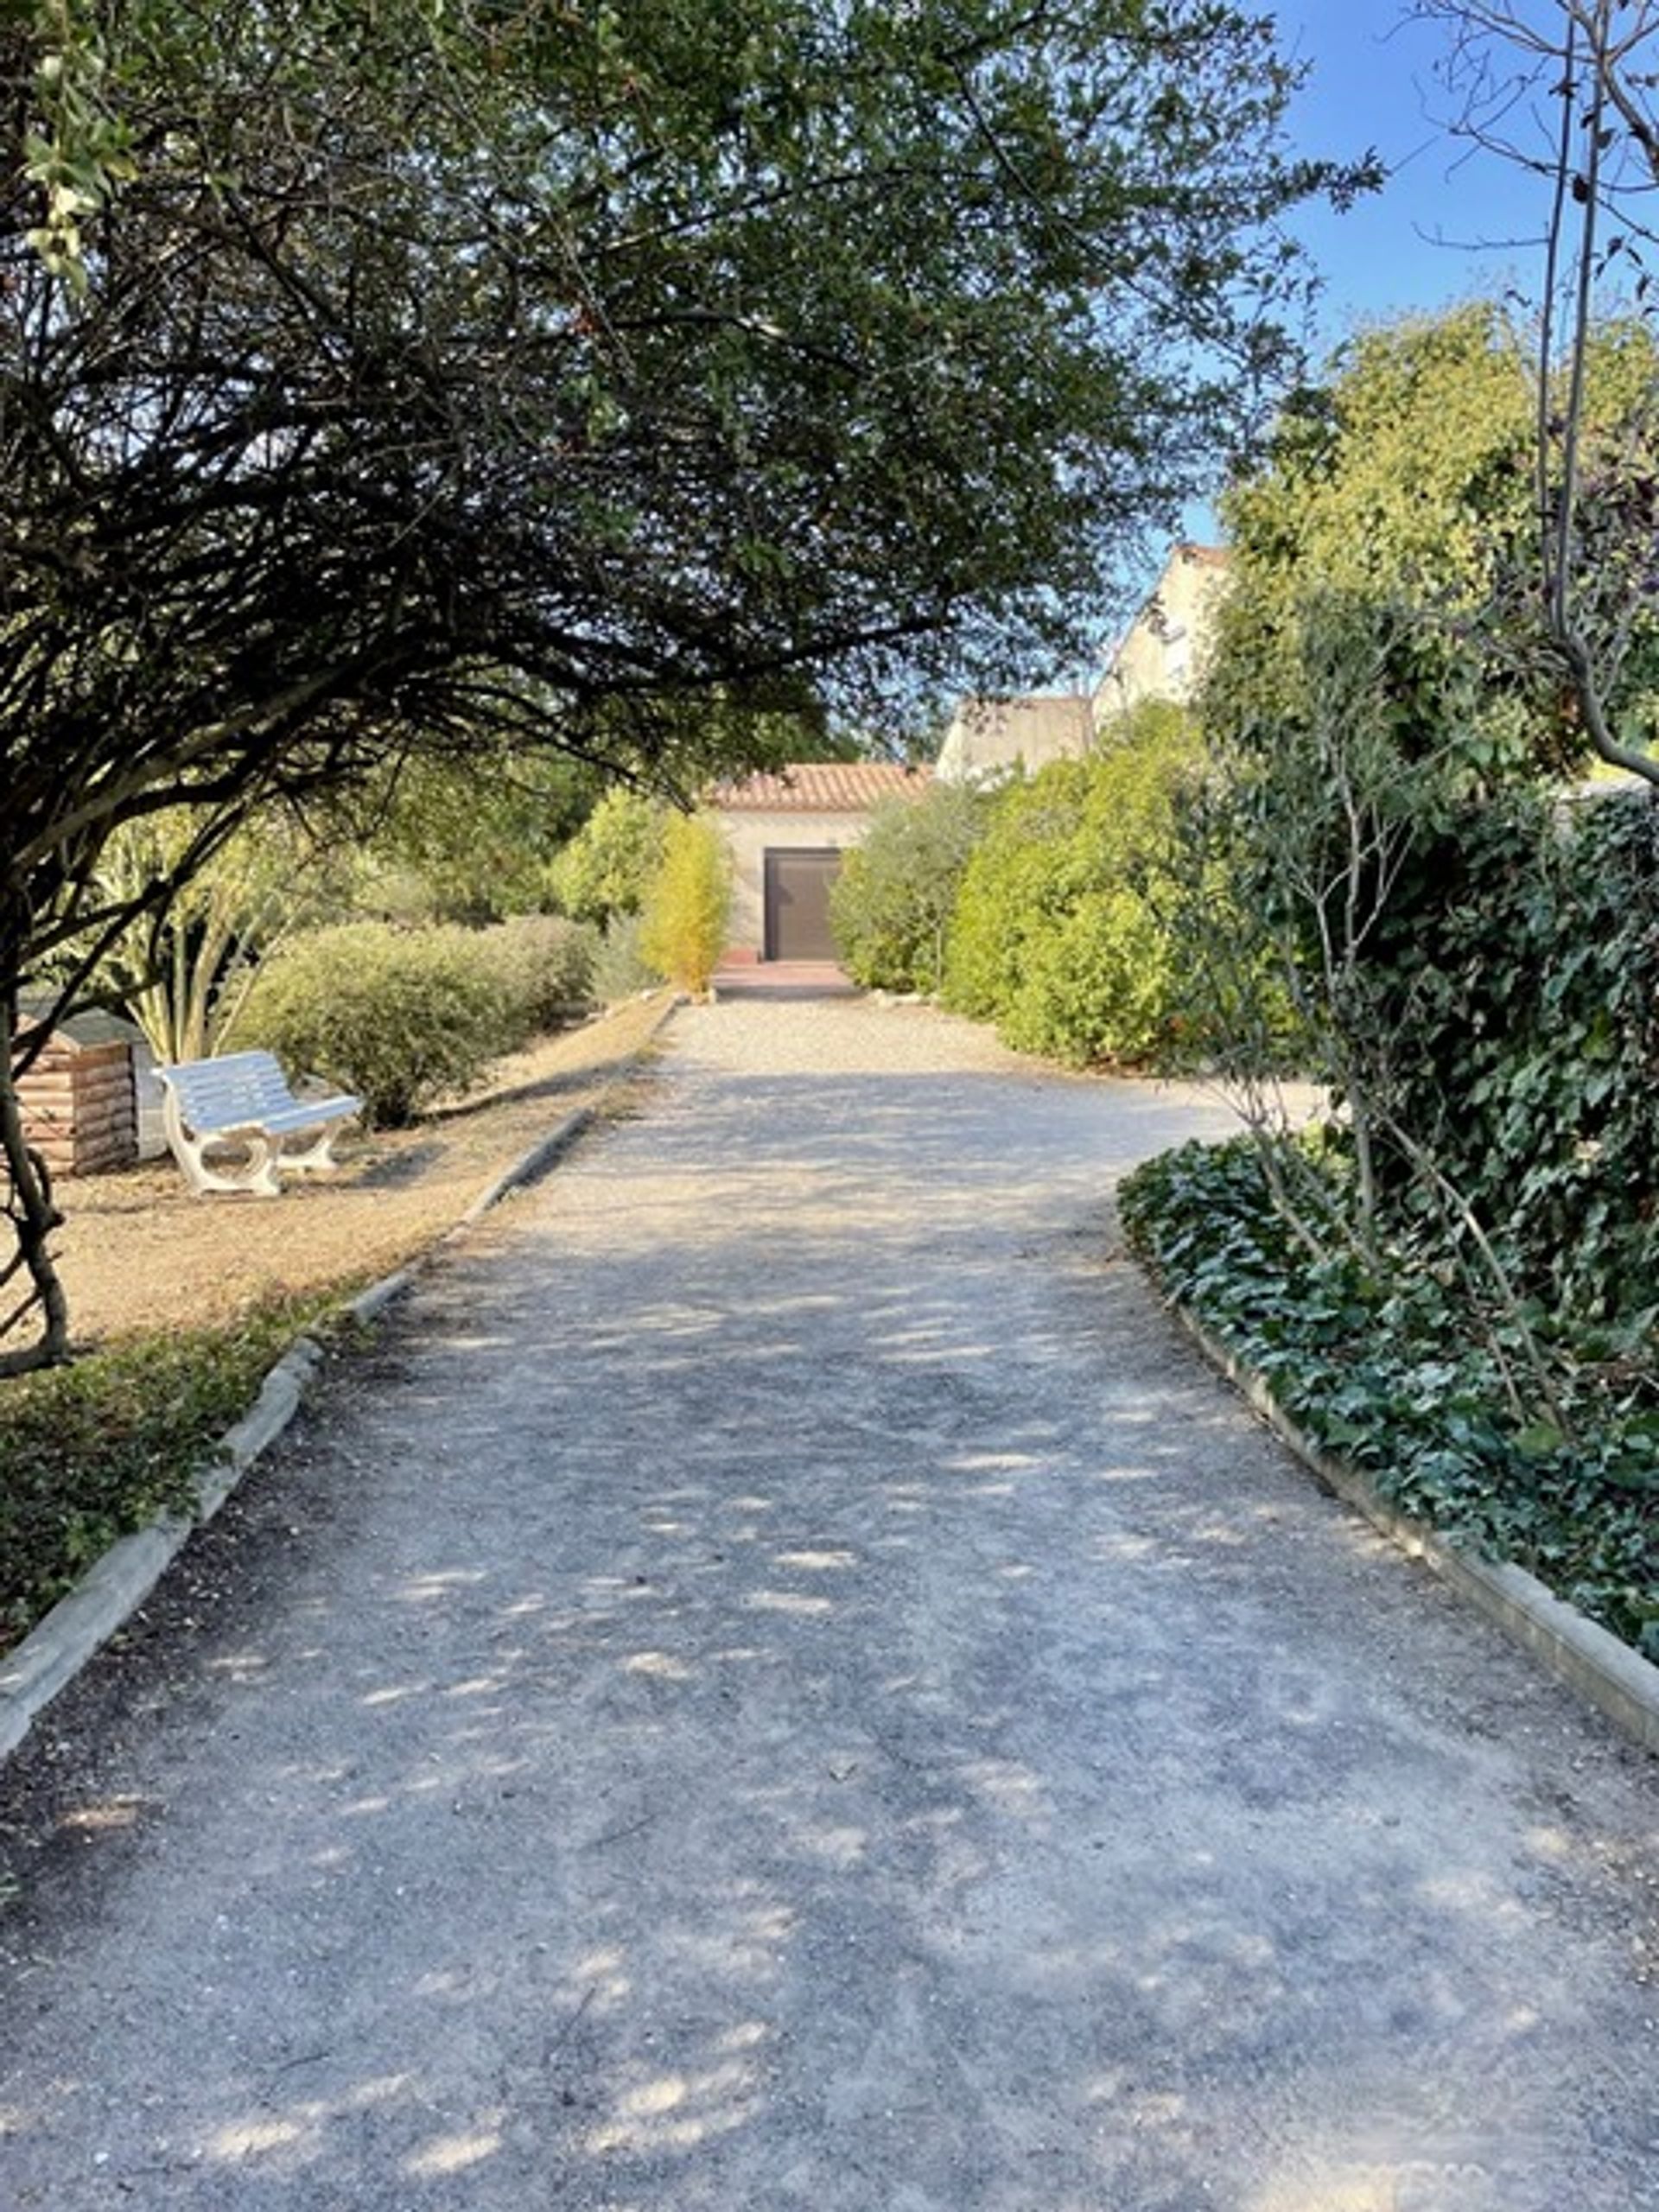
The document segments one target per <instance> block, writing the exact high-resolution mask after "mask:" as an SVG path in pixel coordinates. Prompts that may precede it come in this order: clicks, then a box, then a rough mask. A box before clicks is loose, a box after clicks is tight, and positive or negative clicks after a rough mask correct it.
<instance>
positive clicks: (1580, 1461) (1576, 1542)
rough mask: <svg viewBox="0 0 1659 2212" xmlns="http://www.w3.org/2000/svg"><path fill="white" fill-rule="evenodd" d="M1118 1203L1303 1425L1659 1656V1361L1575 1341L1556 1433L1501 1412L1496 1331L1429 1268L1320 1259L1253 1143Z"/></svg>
mask: <svg viewBox="0 0 1659 2212" xmlns="http://www.w3.org/2000/svg"><path fill="white" fill-rule="evenodd" d="M1327 1172H1331V1173H1339V1172H1341V1171H1340V1168H1339V1166H1332V1167H1331V1168H1330V1169H1329V1170H1328V1171H1327ZM1120 1205H1121V1211H1122V1218H1123V1222H1124V1225H1125V1228H1126V1230H1128V1235H1129V1237H1130V1240H1131V1242H1132V1243H1133V1244H1134V1246H1135V1249H1137V1251H1139V1252H1140V1253H1141V1255H1142V1256H1143V1257H1144V1258H1145V1259H1146V1260H1147V1262H1149V1263H1150V1264H1151V1266H1152V1268H1154V1272H1155V1273H1156V1274H1157V1276H1158V1279H1159V1280H1160V1282H1161V1284H1162V1286H1163V1287H1164V1289H1165V1291H1166V1294H1168V1295H1169V1296H1170V1297H1171V1298H1172V1299H1173V1300H1174V1301H1175V1302H1176V1304H1178V1305H1179V1306H1184V1307H1185V1308H1186V1309H1188V1310H1189V1311H1190V1312H1191V1313H1192V1314H1193V1315H1194V1316H1195V1317H1196V1318H1197V1319H1198V1320H1200V1321H1201V1322H1202V1323H1203V1324H1204V1325H1205V1328H1206V1329H1207V1330H1209V1331H1210V1332H1211V1334H1212V1335H1213V1336H1214V1337H1215V1338H1217V1341H1218V1342H1220V1343H1221V1344H1224V1346H1225V1348H1226V1349H1227V1350H1228V1351H1230V1352H1231V1353H1233V1354H1234V1356H1235V1357H1237V1358H1238V1359H1239V1360H1240V1361H1242V1362H1243V1364H1244V1365H1245V1366H1247V1367H1248V1368H1249V1369H1251V1370H1254V1371H1255V1373H1256V1374H1258V1375H1260V1376H1262V1379H1263V1380H1264V1381H1265V1382H1266V1383H1268V1387H1269V1388H1270V1389H1271V1390H1272V1391H1273V1394H1274V1397H1275V1398H1276V1400H1277V1401H1278V1402H1279V1404H1280V1405H1281V1407H1282V1408H1283V1409H1284V1411H1285V1412H1286V1413H1287V1414H1290V1415H1291V1416H1292V1418H1293V1419H1294V1420H1295V1421H1297V1422H1298V1424H1299V1425H1300V1427H1302V1428H1303V1429H1304V1430H1305V1431H1306V1433H1307V1434H1308V1435H1309V1436H1311V1437H1313V1439H1314V1440H1316V1441H1317V1442H1319V1444H1321V1445H1323V1446H1326V1447H1327V1448H1328V1449H1329V1450H1331V1451H1332V1452H1335V1453H1336V1454H1338V1456H1339V1457H1341V1458H1342V1459H1346V1460H1348V1461H1349V1462H1351V1464H1352V1465H1355V1466H1357V1467H1359V1468H1360V1469H1362V1470H1363V1471H1364V1473H1365V1474H1366V1476H1367V1477H1368V1478H1369V1479H1370V1482H1371V1483H1372V1484H1374V1486H1375V1487H1376V1491H1378V1493H1379V1494H1380V1495H1381V1496H1382V1497H1385V1498H1387V1499H1388V1500H1389V1501H1390V1502H1391V1503H1393V1504H1395V1505H1396V1506H1397V1507H1399V1508H1400V1509H1401V1510H1402V1511H1404V1512H1407V1513H1409V1514H1414V1515H1415V1516H1419V1517H1420V1518H1421V1519H1422V1520H1424V1521H1427V1522H1431V1523H1432V1524H1433V1525H1434V1526H1435V1527H1437V1528H1440V1529H1443V1530H1445V1531H1446V1534H1448V1535H1452V1536H1454V1537H1460V1538H1464V1539H1466V1540H1467V1541H1471V1542H1472V1543H1474V1544H1475V1545H1477V1546H1478V1548H1481V1549H1483V1550H1484V1551H1487V1552H1489V1553H1491V1554H1494V1555H1496V1556H1497V1557H1499V1558H1502V1559H1505V1560H1513V1561H1515V1562H1516V1563H1517V1564H1518V1565H1520V1566H1522V1567H1526V1568H1528V1569H1529V1570H1530V1572H1531V1573H1535V1575H1537V1576H1538V1578H1539V1580H1541V1581H1542V1582H1544V1583H1546V1584H1547V1585H1548V1586H1549V1587H1550V1588H1551V1589H1552V1590H1554V1592H1556V1593H1557V1594H1558V1595H1559V1596H1560V1597H1563V1598H1565V1599H1567V1600H1568V1601H1569V1602H1570V1603H1571V1604H1573V1605H1576V1606H1578V1607H1579V1608H1580V1611H1583V1612H1586V1613H1587V1614H1588V1615H1589V1616H1590V1618H1592V1619H1593V1620H1598V1621H1599V1622H1601V1624H1603V1625H1604V1626H1605V1627H1606V1628H1609V1629H1611V1630H1612V1632H1613V1633H1614V1634H1615V1635H1616V1636H1618V1637H1623V1638H1624V1641H1625V1642H1626V1643H1630V1644H1633V1645H1634V1646H1635V1647H1636V1648H1637V1649H1638V1650H1640V1651H1642V1652H1643V1654H1644V1655H1645V1656H1647V1657H1649V1658H1652V1659H1656V1660H1659V1512H1656V1498H1659V1376H1656V1375H1655V1373H1654V1372H1653V1370H1652V1369H1651V1367H1650V1366H1649V1365H1648V1364H1647V1363H1645V1362H1644V1361H1643V1359H1642V1358H1641V1357H1639V1356H1636V1348H1633V1347H1632V1346H1631V1345H1630V1344H1615V1343H1614V1342H1612V1341H1611V1339H1610V1340H1606V1341H1600V1340H1592V1339H1591V1338H1587V1337H1586V1338H1581V1339H1580V1342H1579V1344H1577V1346H1576V1348H1575V1349H1576V1351H1577V1352H1578V1354H1579V1358H1578V1361H1577V1363H1576V1365H1575V1367H1574V1368H1573V1370H1571V1376H1570V1379H1569V1381H1568V1382H1567V1383H1566V1384H1565V1385H1564V1396H1565V1400H1566V1402H1567V1407H1568V1409H1569V1413H1570V1417H1571V1421H1572V1431H1573V1433H1572V1434H1571V1436H1568V1435H1567V1434H1565V1433H1563V1432H1562V1431H1561V1429H1560V1427H1559V1426H1558V1425H1557V1424H1556V1423H1555V1422H1554V1421H1550V1420H1540V1419H1536V1418H1526V1417H1523V1415H1522V1414H1521V1413H1518V1412H1511V1411H1510V1410H1509V1400H1510V1391H1511V1387H1512V1376H1510V1375H1508V1374H1506V1372H1505V1371H1504V1366H1503V1344H1502V1342H1501V1339H1497V1340H1495V1339H1494V1338H1493V1335H1492V1332H1491V1331H1490V1330H1488V1331H1486V1332H1481V1333H1480V1334H1478V1335H1477V1334H1476V1333H1475V1332H1471V1329H1470V1327H1469V1325H1468V1316H1467V1313H1466V1309H1465V1306H1464V1304H1463V1301H1462V1300H1460V1298H1459V1294H1458V1293H1457V1291H1456V1289H1455V1287H1453V1286H1452V1285H1449V1284H1448V1283H1446V1281H1443V1280H1442V1279H1441V1278H1440V1275H1439V1274H1437V1273H1436V1272H1435V1270H1433V1268H1430V1267H1426V1266H1414V1265H1413V1264H1411V1262H1410V1259H1409V1255H1401V1259H1400V1263H1399V1264H1398V1266H1397V1267H1395V1268H1389V1269H1388V1270H1387V1271H1386V1272H1384V1273H1381V1274H1368V1273H1367V1272H1366V1271H1365V1270H1364V1269H1363V1268H1362V1267H1361V1265H1360V1264H1359V1262H1357V1260H1356V1259H1355V1258H1354V1257H1353V1256H1352V1255H1346V1254H1344V1255H1340V1256H1338V1257H1333V1258H1328V1259H1325V1260H1320V1259H1317V1258H1316V1257H1314V1255H1313V1254H1311V1253H1310V1252H1309V1251H1308V1250H1307V1249H1306V1248H1305V1247H1304V1246H1303V1245H1302V1244H1300V1243H1299V1242H1298V1241H1297V1240H1296V1238H1295V1237H1294V1236H1293V1235H1292V1233H1291V1231H1290V1230H1288V1228H1287V1225H1286V1224H1285V1221H1284V1219H1283V1217H1282V1216H1281V1214H1279V1213H1278V1212H1276V1211H1275V1210H1274V1206H1273V1204H1272V1202H1271V1199H1270V1197H1269V1194H1268V1189H1267V1185H1266V1184H1265V1182H1264V1180H1263V1178H1262V1171H1261V1167H1260V1165H1259V1162H1258V1160H1257V1158H1256V1155H1255V1152H1254V1150H1253V1149H1252V1148H1250V1147H1249V1146H1247V1145H1245V1144H1243V1143H1238V1142H1235V1143H1232V1144H1226V1145H1198V1144H1192V1145H1186V1146H1184V1147H1181V1148H1179V1150H1177V1151H1174V1152H1169V1153H1165V1154H1162V1155H1161V1156H1160V1158H1158V1159H1156V1160H1151V1161H1149V1162H1148V1163H1147V1165H1146V1166H1142V1167H1141V1168H1139V1169H1137V1170H1136V1172H1135V1174H1134V1175H1132V1176H1131V1177H1129V1178H1128V1180H1127V1181H1126V1182H1125V1183H1124V1184H1123V1185H1122V1191H1121V1192H1120ZM1564 1371H1565V1370H1564Z"/></svg>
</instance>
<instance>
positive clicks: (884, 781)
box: [709, 760, 933, 814]
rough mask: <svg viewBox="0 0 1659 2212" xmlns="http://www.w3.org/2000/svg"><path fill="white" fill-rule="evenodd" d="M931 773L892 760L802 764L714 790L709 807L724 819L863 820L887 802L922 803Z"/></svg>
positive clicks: (720, 786)
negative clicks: (843, 816)
mask: <svg viewBox="0 0 1659 2212" xmlns="http://www.w3.org/2000/svg"><path fill="white" fill-rule="evenodd" d="M932 780H933V771H932V770H931V768H906V767H902V766H899V763H898V762H897V761H893V760H798V761H795V762H793V763H791V765H790V766H786V767H783V768H779V769H777V770H775V771H772V772H770V773H762V774H758V775H753V776H744V777H742V778H741V779H738V780H736V781H734V782H732V783H725V784H716V785H715V787H714V788H713V790H712V791H710V792H709V805H710V806H712V807H715V808H717V809H718V810H720V811H721V813H723V814H745V813H747V814H862V813H864V812H865V811H866V810H868V808H870V807H873V806H879V805H880V803H881V801H882V800H883V799H888V798H920V797H921V796H922V793H923V792H924V791H926V790H927V788H928V786H929V785H930V784H931V782H932Z"/></svg>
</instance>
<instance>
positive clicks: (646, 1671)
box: [621, 1651, 694, 1682]
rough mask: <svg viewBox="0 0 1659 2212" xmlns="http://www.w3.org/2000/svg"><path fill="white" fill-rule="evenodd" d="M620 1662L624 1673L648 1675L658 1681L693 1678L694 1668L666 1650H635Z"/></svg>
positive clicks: (681, 1680)
mask: <svg viewBox="0 0 1659 2212" xmlns="http://www.w3.org/2000/svg"><path fill="white" fill-rule="evenodd" d="M621 1664H622V1671H623V1673H624V1674H625V1675H650V1676H651V1677H652V1679H653V1680H655V1681H664V1682H689V1681H691V1680H692V1679H693V1674H694V1669H691V1668H690V1667H688V1666H687V1665H686V1663H685V1662H684V1660H683V1659H676V1658H675V1657H674V1656H673V1655H672V1654H671V1653H670V1652H667V1651H635V1652H633V1653H632V1654H631V1655H630V1656H628V1657H627V1658H626V1659H625V1660H623V1661H622V1662H621Z"/></svg>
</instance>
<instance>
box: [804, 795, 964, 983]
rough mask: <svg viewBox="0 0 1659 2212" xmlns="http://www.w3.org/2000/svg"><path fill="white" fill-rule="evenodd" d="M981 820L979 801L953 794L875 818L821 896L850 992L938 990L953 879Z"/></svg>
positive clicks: (882, 810)
mask: <svg viewBox="0 0 1659 2212" xmlns="http://www.w3.org/2000/svg"><path fill="white" fill-rule="evenodd" d="M988 813H989V802H988V799H987V798H985V797H984V796H983V795H982V793H980V792H979V791H975V790H973V789H971V788H970V787H969V786H968V785H963V784H936V785H933V787H932V788H931V790H930V791H927V792H926V793H925V796H924V797H922V798H913V799H912V798H897V799H890V800H888V801H887V804H885V805H883V806H880V807H878V808H877V809H876V810H875V812H874V814H873V815H872V816H871V817H870V826H869V830H868V835H867V836H866V837H865V839H864V842H863V843H862V844H861V845H855V846H854V847H853V848H852V849H851V850H850V851H849V853H848V854H847V855H846V858H845V859H844V860H843V861H842V868H841V874H839V875H838V876H837V877H836V884H835V888H834V889H833V890H832V891H831V893H830V894H829V925H830V928H831V929H832V930H833V931H834V932H835V938H836V949H837V950H838V951H839V952H840V954H841V958H842V965H843V966H844V967H845V969H846V970H847V972H848V974H849V976H851V977H852V979H853V981H854V982H855V983H861V984H862V985H863V986H864V988H866V990H882V991H930V992H931V991H937V990H938V988H939V986H940V984H941V982H943V981H944V963H945V948H946V944H947V941H948V938H949V935H950V918H951V916H952V914H953V912H955V909H956V903H957V889H958V887H959V886H960V884H961V881H962V874H963V869H964V868H966V867H967V865H968V860H969V855H970V854H971V853H972V851H973V849H974V848H975V846H976V844H977V843H978V842H979V840H980V838H981V836H982V835H983V833H984V829H985V823H986V821H987V818H988Z"/></svg>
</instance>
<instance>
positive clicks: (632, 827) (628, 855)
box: [548, 784, 669, 929]
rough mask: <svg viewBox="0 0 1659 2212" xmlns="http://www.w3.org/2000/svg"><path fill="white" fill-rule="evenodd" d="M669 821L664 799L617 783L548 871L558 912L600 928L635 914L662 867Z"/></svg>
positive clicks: (606, 793)
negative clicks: (621, 917) (652, 796)
mask: <svg viewBox="0 0 1659 2212" xmlns="http://www.w3.org/2000/svg"><path fill="white" fill-rule="evenodd" d="M668 819H669V810H668V809H667V807H666V806H665V805H664V804H663V802H662V801H661V800H660V799H655V798H650V797H649V796H648V795H647V794H646V793H645V792H643V791H632V790H630V789H629V788H628V787H627V786H626V785H622V784H614V785H612V786H611V788H610V789H609V790H608V791H606V792H605V794H604V795H603V797H602V798H601V799H600V801H599V804H597V805H596V806H595V807H594V810H593V812H592V813H591V814H590V815H589V816H588V819H587V820H586V821H585V822H584V823H582V827H581V828H580V829H578V830H577V831H576V833H575V836H573V837H572V838H571V839H570V840H569V842H568V843H567V844H566V845H565V846H564V847H563V850H562V851H561V852H560V853H559V854H558V855H557V857H556V859H555V860H554V861H553V862H552V864H551V866H550V868H549V871H548V886H549V889H550V892H551V893H552V896H553V899H554V901H555V903H556V905H557V906H558V908H559V910H560V912H562V913H566V914H569V915H570V916H572V917H573V918H574V919H575V920H577V921H581V922H593V923H594V924H596V925H598V926H599V927H600V928H601V929H605V928H607V927H608V926H609V925H610V924H611V923H612V922H613V921H614V920H616V919H617V918H619V917H620V916H623V915H627V914H637V913H638V912H639V909H640V906H642V905H643V903H644V901H645V893H646V891H647V890H648V889H649V888H650V886H651V881H652V877H653V876H654V875H655V874H656V873H657V871H658V868H660V867H661V865H662V859H663V843H664V837H665V836H666V835H667V831H668Z"/></svg>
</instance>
